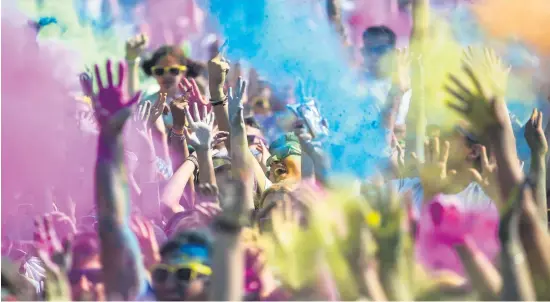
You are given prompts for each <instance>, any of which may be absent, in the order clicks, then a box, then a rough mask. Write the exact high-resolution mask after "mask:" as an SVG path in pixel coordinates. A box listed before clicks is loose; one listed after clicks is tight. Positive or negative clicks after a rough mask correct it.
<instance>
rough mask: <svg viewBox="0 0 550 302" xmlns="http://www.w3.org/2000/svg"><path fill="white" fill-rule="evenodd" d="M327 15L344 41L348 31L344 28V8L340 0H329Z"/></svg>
mask: <svg viewBox="0 0 550 302" xmlns="http://www.w3.org/2000/svg"><path fill="white" fill-rule="evenodd" d="M327 15H328V19H329V21H330V22H331V23H332V26H333V27H334V29H335V30H336V32H337V33H338V34H339V35H340V37H341V38H342V40H343V41H346V32H345V30H344V24H343V23H342V9H341V5H340V0H328V1H327Z"/></svg>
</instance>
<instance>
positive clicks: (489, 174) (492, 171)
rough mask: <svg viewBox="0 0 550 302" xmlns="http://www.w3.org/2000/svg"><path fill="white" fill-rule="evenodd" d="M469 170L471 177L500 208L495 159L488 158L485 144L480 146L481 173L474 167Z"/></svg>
mask: <svg viewBox="0 0 550 302" xmlns="http://www.w3.org/2000/svg"><path fill="white" fill-rule="evenodd" d="M469 172H470V173H471V175H472V179H473V180H474V181H475V182H477V183H478V184H479V185H480V186H481V187H482V188H483V191H484V192H485V194H487V196H489V197H490V198H491V199H492V200H493V201H494V202H495V203H496V205H497V207H498V208H502V202H501V198H500V192H499V187H498V186H499V185H498V175H497V173H498V172H497V161H496V158H495V157H491V159H489V157H488V156H487V148H485V146H482V147H481V173H480V172H479V171H478V170H477V169H475V168H471V169H469Z"/></svg>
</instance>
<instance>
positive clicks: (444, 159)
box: [441, 141, 451, 163]
mask: <svg viewBox="0 0 550 302" xmlns="http://www.w3.org/2000/svg"><path fill="white" fill-rule="evenodd" d="M450 149H451V143H449V141H445V142H443V154H442V156H441V161H442V162H444V163H446V162H447V161H448V160H449V150H450Z"/></svg>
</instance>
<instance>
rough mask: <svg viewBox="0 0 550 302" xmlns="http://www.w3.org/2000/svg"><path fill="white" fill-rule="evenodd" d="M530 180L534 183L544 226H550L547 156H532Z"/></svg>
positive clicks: (536, 200)
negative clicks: (547, 197)
mask: <svg viewBox="0 0 550 302" xmlns="http://www.w3.org/2000/svg"><path fill="white" fill-rule="evenodd" d="M529 174H530V178H531V180H532V181H533V182H534V193H535V194H534V195H535V203H536V204H537V209H538V212H539V214H540V219H541V220H542V222H543V224H544V225H547V224H548V207H547V199H546V155H545V154H532V155H531V169H530V171H529Z"/></svg>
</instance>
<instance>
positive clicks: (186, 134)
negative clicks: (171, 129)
mask: <svg viewBox="0 0 550 302" xmlns="http://www.w3.org/2000/svg"><path fill="white" fill-rule="evenodd" d="M183 135H184V136H185V139H186V140H187V141H190V140H191V138H190V137H191V135H190V134H189V130H187V128H185V127H184V128H183Z"/></svg>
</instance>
